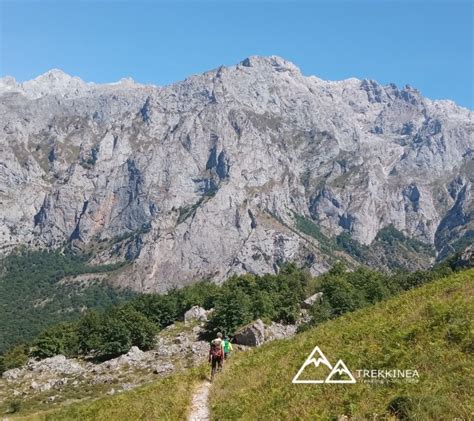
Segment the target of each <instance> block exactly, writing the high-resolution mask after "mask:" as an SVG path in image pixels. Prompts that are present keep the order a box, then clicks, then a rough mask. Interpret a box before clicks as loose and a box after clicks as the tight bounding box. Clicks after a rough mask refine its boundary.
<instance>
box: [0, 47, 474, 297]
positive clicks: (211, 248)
mask: <svg viewBox="0 0 474 421" xmlns="http://www.w3.org/2000/svg"><path fill="white" fill-rule="evenodd" d="M473 117H474V116H473V112H472V111H470V110H468V109H465V108H462V107H459V106H457V105H456V104H455V103H453V102H452V101H448V100H442V101H434V100H430V99H427V98H425V97H423V96H422V95H421V94H420V92H418V91H417V90H416V89H414V88H412V87H410V86H406V87H404V88H398V87H397V86H395V85H394V84H390V85H386V86H382V85H380V84H378V83H377V82H375V81H373V80H359V79H347V80H342V81H335V82H334V81H324V80H321V79H318V78H317V77H314V76H309V77H307V76H304V75H302V73H301V72H300V70H299V69H298V68H297V67H296V66H295V65H294V64H292V63H290V62H288V61H286V60H284V59H282V58H279V57H275V56H272V57H250V58H247V59H245V60H244V61H242V62H241V63H239V64H237V65H235V66H230V67H220V68H218V69H216V70H212V71H209V72H206V73H204V74H201V75H195V76H191V77H189V78H188V79H186V80H184V81H182V82H179V83H175V84H172V85H170V86H166V87H157V86H147V85H141V84H138V83H135V82H133V81H132V80H129V79H125V80H121V81H120V82H118V83H113V84H105V85H99V84H93V83H86V82H84V81H82V80H81V79H79V78H77V77H71V76H69V75H67V74H65V73H63V72H62V71H60V70H52V71H49V72H47V73H45V74H43V75H41V76H39V77H37V78H36V79H34V80H31V81H27V82H23V83H18V82H16V81H15V80H14V79H13V78H11V77H4V78H2V79H0V253H1V254H3V255H6V254H8V253H10V252H11V251H12V250H14V249H16V248H17V247H19V246H26V247H31V248H49V249H57V248H62V247H71V248H72V249H73V250H76V251H78V252H81V253H89V255H90V256H91V263H97V264H99V263H101V264H102V263H116V262H122V261H123V262H126V264H125V265H124V266H123V267H122V269H121V270H119V271H117V273H115V275H114V279H113V282H114V283H115V284H116V285H119V286H128V287H131V288H133V289H135V290H138V291H143V292H148V291H158V292H162V291H165V290H168V289H170V288H172V287H174V286H181V285H184V284H187V283H190V282H193V281H195V280H198V279H203V278H210V279H214V280H216V281H221V280H223V279H225V278H226V277H227V276H229V275H230V274H232V273H242V272H252V273H266V272H274V271H277V270H278V267H279V265H280V264H281V263H283V262H285V261H295V262H297V263H301V264H305V265H306V266H308V267H309V268H310V269H311V271H312V272H313V273H320V272H323V271H325V270H327V269H328V268H329V266H330V265H331V263H332V262H333V261H334V260H335V259H338V258H342V259H345V260H346V261H347V262H348V263H349V264H353V265H357V264H359V263H364V261H365V262H366V261H369V262H371V263H372V264H374V265H376V266H377V265H378V266H380V267H387V260H386V259H387V255H393V254H397V255H398V254H399V256H401V257H400V261H401V264H402V265H403V264H405V265H406V266H409V267H415V268H416V267H423V266H426V265H429V264H431V263H432V262H433V261H434V259H436V258H437V259H441V258H443V257H445V256H447V255H449V254H450V253H452V252H453V251H455V250H457V249H458V248H460V247H461V246H462V245H465V244H468V243H470V242H472V239H473V237H474V227H473V225H474V223H473V211H474V206H473V200H472V184H473V180H474V161H473V157H474V124H473ZM387 230H388V231H387ZM387 232H389V233H391V234H392V237H393V241H392V239H391V238H392V237H390V238H387V235H386V234H387ZM394 233H395V235H394ZM382 234H384V235H382ZM395 243H396V244H395ZM374 250H375V252H374Z"/></svg>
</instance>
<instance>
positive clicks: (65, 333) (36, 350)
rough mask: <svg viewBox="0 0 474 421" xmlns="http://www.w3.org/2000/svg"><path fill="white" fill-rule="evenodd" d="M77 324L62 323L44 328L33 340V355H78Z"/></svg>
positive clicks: (42, 356)
mask: <svg viewBox="0 0 474 421" xmlns="http://www.w3.org/2000/svg"><path fill="white" fill-rule="evenodd" d="M77 333H78V332H77V325H76V324H73V323H60V324H58V325H55V326H51V327H49V328H47V329H46V330H44V331H43V332H42V333H41V334H40V335H39V336H38V337H37V338H36V339H35V341H34V342H33V350H32V355H33V356H35V357H39V358H48V357H53V356H55V355H58V354H63V355H65V356H67V357H72V356H74V355H77V353H78V350H79V346H78V345H79V343H78V336H77Z"/></svg>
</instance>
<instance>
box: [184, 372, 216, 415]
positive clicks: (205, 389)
mask: <svg viewBox="0 0 474 421" xmlns="http://www.w3.org/2000/svg"><path fill="white" fill-rule="evenodd" d="M210 388H211V383H210V382H209V381H208V380H204V381H203V382H202V383H201V384H200V385H199V386H198V387H197V389H196V391H195V392H194V396H193V402H192V404H191V411H190V413H189V417H188V421H208V420H209V406H208V398H209V390H210Z"/></svg>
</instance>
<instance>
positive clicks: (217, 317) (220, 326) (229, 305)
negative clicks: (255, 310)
mask: <svg viewBox="0 0 474 421" xmlns="http://www.w3.org/2000/svg"><path fill="white" fill-rule="evenodd" d="M250 321H252V312H251V301H250V298H249V297H248V295H247V294H245V293H244V292H243V291H241V290H239V289H236V290H227V291H226V292H224V294H223V295H222V297H221V299H220V300H219V303H218V304H217V305H216V308H215V310H214V312H213V314H212V317H211V319H210V320H209V322H208V325H207V330H208V332H210V333H216V332H219V331H220V332H222V333H224V334H226V335H233V334H234V333H235V331H236V330H237V329H238V328H239V327H240V326H243V325H245V324H247V323H249V322H250Z"/></svg>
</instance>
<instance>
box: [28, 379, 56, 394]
mask: <svg viewBox="0 0 474 421" xmlns="http://www.w3.org/2000/svg"><path fill="white" fill-rule="evenodd" d="M53 385H54V381H49V382H46V383H39V382H36V381H32V382H31V384H30V388H31V389H33V390H34V391H36V392H46V391H48V390H51V388H52V387H53Z"/></svg>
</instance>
